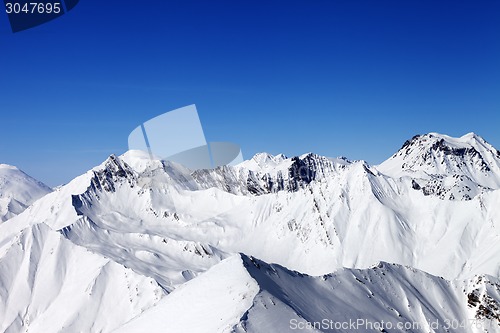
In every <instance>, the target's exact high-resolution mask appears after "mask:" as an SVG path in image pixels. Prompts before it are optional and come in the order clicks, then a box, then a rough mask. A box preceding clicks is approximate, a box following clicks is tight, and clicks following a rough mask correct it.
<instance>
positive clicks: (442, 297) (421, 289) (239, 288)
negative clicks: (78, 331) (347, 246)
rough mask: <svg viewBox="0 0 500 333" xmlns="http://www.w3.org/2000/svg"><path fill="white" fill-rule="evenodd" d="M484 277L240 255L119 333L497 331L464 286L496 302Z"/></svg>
mask: <svg viewBox="0 0 500 333" xmlns="http://www.w3.org/2000/svg"><path fill="white" fill-rule="evenodd" d="M485 279H486V278H485V277H484V276H479V277H477V278H476V279H475V280H474V281H466V282H449V281H446V280H444V279H442V278H439V277H436V276H432V275H429V274H426V273H423V272H421V271H418V270H415V269H412V268H408V267H402V266H399V265H394V264H388V263H384V262H381V263H379V264H378V265H377V266H375V267H373V268H369V269H365V270H357V269H341V270H339V271H336V272H334V273H331V274H328V275H324V276H317V277H313V276H308V275H304V274H301V273H298V272H294V271H290V270H288V269H286V268H284V267H282V266H279V265H270V264H267V263H265V262H263V261H260V260H258V259H255V258H252V257H247V256H245V255H236V256H234V257H231V258H229V259H226V260H224V261H223V262H221V263H219V264H217V265H216V266H214V267H212V268H211V269H210V270H208V271H207V272H206V273H204V274H202V275H200V276H199V277H197V278H196V279H194V280H192V281H190V282H188V283H186V284H185V285H183V286H181V287H179V288H178V289H177V290H175V291H174V292H173V293H171V294H170V295H169V296H167V297H166V298H165V299H164V300H163V301H161V302H160V303H158V305H157V306H155V307H154V308H152V309H150V310H148V311H146V312H145V313H144V314H143V315H141V316H139V317H137V318H135V319H134V320H132V321H130V322H129V323H127V324H125V325H124V326H122V327H120V328H119V329H118V330H117V331H116V332H139V331H147V332H152V333H154V332H241V333H243V332H252V333H254V332H255V333H257V332H262V333H265V332H295V331H308V332H339V331H342V332H381V331H382V332H400V331H404V328H407V331H411V332H422V333H424V332H429V331H432V332H443V333H444V332H450V330H451V327H454V329H453V330H452V331H453V332H483V330H482V329H476V327H479V328H487V329H489V330H488V332H500V328H499V327H498V325H497V323H496V322H495V319H492V318H489V317H488V316H484V315H483V314H482V313H481V312H480V311H477V310H476V309H477V308H478V307H479V305H478V306H476V308H473V307H472V306H471V305H470V299H471V296H470V295H473V294H471V293H470V292H469V291H468V290H465V289H463V285H464V284H474V283H476V289H477V290H483V295H482V296H485V297H482V298H481V297H479V298H481V300H480V301H478V303H481V304H482V305H483V306H486V307H487V308H488V309H493V308H494V307H496V308H497V309H498V305H500V294H499V292H498V290H499V287H500V284H499V281H498V280H495V279H493V282H491V281H490V280H485ZM490 279H491V278H490ZM478 281H479V282H478ZM485 281H486V282H485ZM477 284H479V285H477ZM486 286H487V287H486ZM488 288H489V289H488ZM201 295H203V296H201ZM472 298H473V297H472ZM485 298H488V302H485V301H484V299H485ZM214 305H216V306H214ZM173 314H175V315H173ZM353 324H354V325H353ZM338 325H343V326H338ZM398 325H400V326H398ZM455 326H457V327H455ZM379 327H380V329H379ZM398 327H400V328H401V329H398ZM383 329H385V331H384V330H383Z"/></svg>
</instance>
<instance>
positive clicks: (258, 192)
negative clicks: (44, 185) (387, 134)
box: [0, 133, 500, 332]
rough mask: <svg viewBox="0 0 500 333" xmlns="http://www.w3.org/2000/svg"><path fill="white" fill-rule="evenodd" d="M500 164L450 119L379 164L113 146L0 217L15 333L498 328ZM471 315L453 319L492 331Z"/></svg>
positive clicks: (3, 303) (0, 249)
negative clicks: (183, 156)
mask: <svg viewBox="0 0 500 333" xmlns="http://www.w3.org/2000/svg"><path fill="white" fill-rule="evenodd" d="M499 166H500V153H499V152H498V151H497V150H496V149H495V148H493V147H492V146H491V145H489V144H488V143H487V142H486V141H484V139H482V138H480V137H479V136H477V135H475V134H467V135H465V136H463V137H461V138H451V137H449V136H445V135H441V134H437V133H431V134H427V135H423V136H416V137H414V138H413V139H412V140H409V141H408V142H406V143H405V145H403V147H402V149H401V150H400V151H399V152H397V153H396V154H395V155H394V156H392V157H391V158H389V159H388V160H387V161H386V162H384V163H382V164H381V165H379V166H370V165H368V164H367V163H366V162H364V161H349V160H347V159H345V158H337V159H330V158H326V157H322V156H318V155H315V154H311V153H309V154H304V155H302V156H299V157H292V158H287V157H285V156H283V155H278V156H272V155H270V154H265V153H262V154H258V155H256V156H255V157H253V158H252V159H251V160H248V161H245V162H243V163H241V164H239V165H236V166H233V167H229V166H225V167H219V168H216V169H213V170H197V171H194V172H192V171H190V170H188V169H186V168H184V167H182V166H180V165H177V164H175V163H169V162H162V161H159V160H151V159H150V157H149V155H148V154H146V153H142V152H138V151H129V152H127V153H125V154H124V155H122V156H120V157H117V156H111V157H110V158H108V159H107V160H106V161H105V162H103V163H102V164H101V165H99V166H97V167H95V168H93V169H92V170H90V171H88V172H87V173H86V174H84V175H82V176H79V177H77V178H75V179H74V180H73V181H71V182H70V183H68V184H67V185H65V186H62V187H60V188H58V189H57V190H55V191H54V192H52V193H49V194H47V195H45V196H43V197H42V198H41V199H39V200H37V201H36V202H34V203H33V204H32V205H31V206H30V207H28V208H27V209H26V210H25V211H24V212H22V213H20V214H19V215H17V216H15V217H12V218H10V219H9V220H7V221H6V222H4V223H1V224H0V325H3V326H0V331H2V329H3V330H4V331H8V332H20V331H21V330H23V329H25V328H27V327H28V326H27V322H28V323H29V325H30V326H29V332H59V331H64V330H67V331H68V332H70V331H74V332H80V331H83V332H111V331H114V330H116V332H122V331H123V332H141V331H148V332H155V331H157V332H273V331H275V332H288V331H290V332H292V331H297V330H293V329H292V328H291V325H292V324H291V323H295V324H296V327H298V326H300V327H308V328H309V329H307V330H306V331H309V332H329V331H332V332H333V331H343V332H355V331H363V332H370V331H377V332H380V330H369V329H368V330H367V329H362V330H351V329H350V328H349V329H342V330H335V329H331V328H329V327H326V328H325V327H319V326H315V327H311V326H307V325H311V323H315V322H318V321H321V320H322V319H327V320H331V321H334V322H344V321H346V320H349V319H356V318H363V319H365V320H370V321H372V322H380V321H382V320H384V321H385V322H388V321H390V322H392V323H397V322H403V323H412V322H417V323H420V324H419V325H421V327H420V328H418V329H415V328H414V329H412V330H408V331H411V332H446V328H445V325H446V322H447V321H446V320H447V319H450V320H451V319H453V320H459V319H460V320H462V321H471V320H475V319H477V320H481V324H484V325H489V326H488V329H489V330H488V332H499V330H498V327H499V326H498V319H499V316H500V311H499V308H500V297H499V290H500V285H499V283H498V279H499V278H500V260H499V258H500V233H499V229H500V211H499V210H498V203H499V202H500V189H499V188H500V169H499ZM257 258H259V259H257ZM271 263H272V264H271ZM39 271H40V272H41V273H38V272H39ZM90 272H93V273H92V274H91V273H90ZM298 272H300V273H298ZM51 274H52V275H53V276H54V277H55V278H54V279H53V281H49V280H48V278H47V279H46V278H44V276H45V275H46V276H51ZM96 276H103V278H102V279H98V280H99V283H100V284H97V285H99V287H96V288H97V290H99V292H97V293H94V292H90V294H89V293H88V288H87V287H88V286H89V284H93V283H94V284H96V283H95V282H92V281H94V280H93V279H95V277H96ZM124 276H126V278H124ZM16 281H20V282H16ZM37 281H39V282H37ZM124 281H125V282H124ZM37 286H39V287H37ZM41 286H44V287H43V288H42V287H41ZM37 288H38V289H37ZM65 288H66V289H65ZM39 290H43V291H39ZM66 290H70V291H71V295H70V293H67V292H66ZM134 291H135V292H134ZM39 293H41V294H43V295H44V296H43V297H41V296H40V297H38V296H37V297H34V296H33V295H35V296H36V295H38V294H39ZM44 293H46V294H47V296H45V294H44ZM42 299H43V300H42ZM112 300H113V302H116V303H117V305H116V307H114V303H113V302H112ZM95 308H100V309H101V310H102V311H101V310H99V311H95ZM55 314H58V315H59V317H58V319H57V320H49V319H48V318H49V317H50V318H51V317H52V316H55ZM2 320H3V321H2ZM431 322H438V323H440V325H441V326H439V325H438V326H439V327H437V328H435V329H434V328H432V327H430V326H429V325H428V324H427V326H425V325H426V323H431ZM470 326H471V325H468V326H467V325H466V326H465V327H459V328H456V329H455V330H451V331H453V332H486V331H484V330H480V329H479V328H473V327H470ZM479 326H480V325H479ZM399 331H401V330H399ZM399 331H398V330H395V329H393V330H390V329H388V330H387V332H399Z"/></svg>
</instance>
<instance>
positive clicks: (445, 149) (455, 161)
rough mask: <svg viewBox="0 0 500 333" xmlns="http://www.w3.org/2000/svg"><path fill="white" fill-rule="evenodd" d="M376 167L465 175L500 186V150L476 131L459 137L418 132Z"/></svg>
mask: <svg viewBox="0 0 500 333" xmlns="http://www.w3.org/2000/svg"><path fill="white" fill-rule="evenodd" d="M377 169H378V170H379V171H381V172H382V173H385V174H387V175H392V176H397V177H401V176H404V175H412V176H418V177H424V178H425V177H426V175H427V176H429V175H465V176H467V177H469V178H470V179H472V180H474V181H475V182H476V183H477V184H480V185H482V186H485V187H489V188H498V187H499V186H500V179H497V178H498V177H493V176H494V175H495V174H498V172H499V171H500V152H499V151H498V150H497V149H495V148H494V147H493V146H491V145H490V144H489V143H488V142H486V141H485V140H484V139H483V138H482V137H481V136H479V135H477V134H475V133H473V132H471V133H467V134H465V135H463V136H461V137H458V138H456V137H451V136H448V135H445V134H439V133H434V132H433V133H428V134H424V135H415V136H414V137H413V138H411V139H410V140H407V141H406V142H405V143H404V144H403V146H402V147H401V149H399V151H398V152H396V153H395V154H394V155H393V156H392V157H391V158H389V159H388V160H386V161H385V162H383V163H382V164H380V165H379V166H378V167H377ZM492 171H494V172H492Z"/></svg>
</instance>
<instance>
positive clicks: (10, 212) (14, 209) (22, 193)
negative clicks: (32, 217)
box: [0, 164, 52, 223]
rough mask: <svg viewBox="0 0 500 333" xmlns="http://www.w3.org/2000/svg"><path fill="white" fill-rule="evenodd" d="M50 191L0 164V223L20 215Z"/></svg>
mask: <svg viewBox="0 0 500 333" xmlns="http://www.w3.org/2000/svg"><path fill="white" fill-rule="evenodd" d="M51 191H52V189H50V188H49V187H48V186H46V185H45V184H43V183H41V182H39V181H37V180H35V179H34V178H32V177H30V176H28V175H27V174H25V173H24V172H22V171H21V170H19V169H18V168H16V167H13V166H10V165H7V164H0V223H1V222H4V221H6V220H8V219H10V218H12V217H14V216H16V215H18V214H20V213H21V212H23V211H24V210H25V209H26V208H27V207H28V206H29V205H31V204H32V203H33V202H35V200H37V199H39V198H41V197H42V196H44V195H46V194H47V193H50V192H51Z"/></svg>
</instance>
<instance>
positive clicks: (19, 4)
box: [4, 0, 79, 32]
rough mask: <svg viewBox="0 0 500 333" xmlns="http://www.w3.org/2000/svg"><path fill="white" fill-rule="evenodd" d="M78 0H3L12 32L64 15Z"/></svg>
mask: <svg viewBox="0 0 500 333" xmlns="http://www.w3.org/2000/svg"><path fill="white" fill-rule="evenodd" d="M78 1H79V0H41V1H40V0H38V1H37V0H4V4H5V12H6V13H7V16H8V17H9V22H10V26H11V28H12V32H18V31H22V30H26V29H30V28H33V27H36V26H38V25H40V24H43V23H46V22H48V21H51V20H53V19H55V18H58V17H59V16H62V15H64V14H65V13H67V12H68V11H70V10H71V9H73V8H74V7H75V6H76V5H77V4H78Z"/></svg>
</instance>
